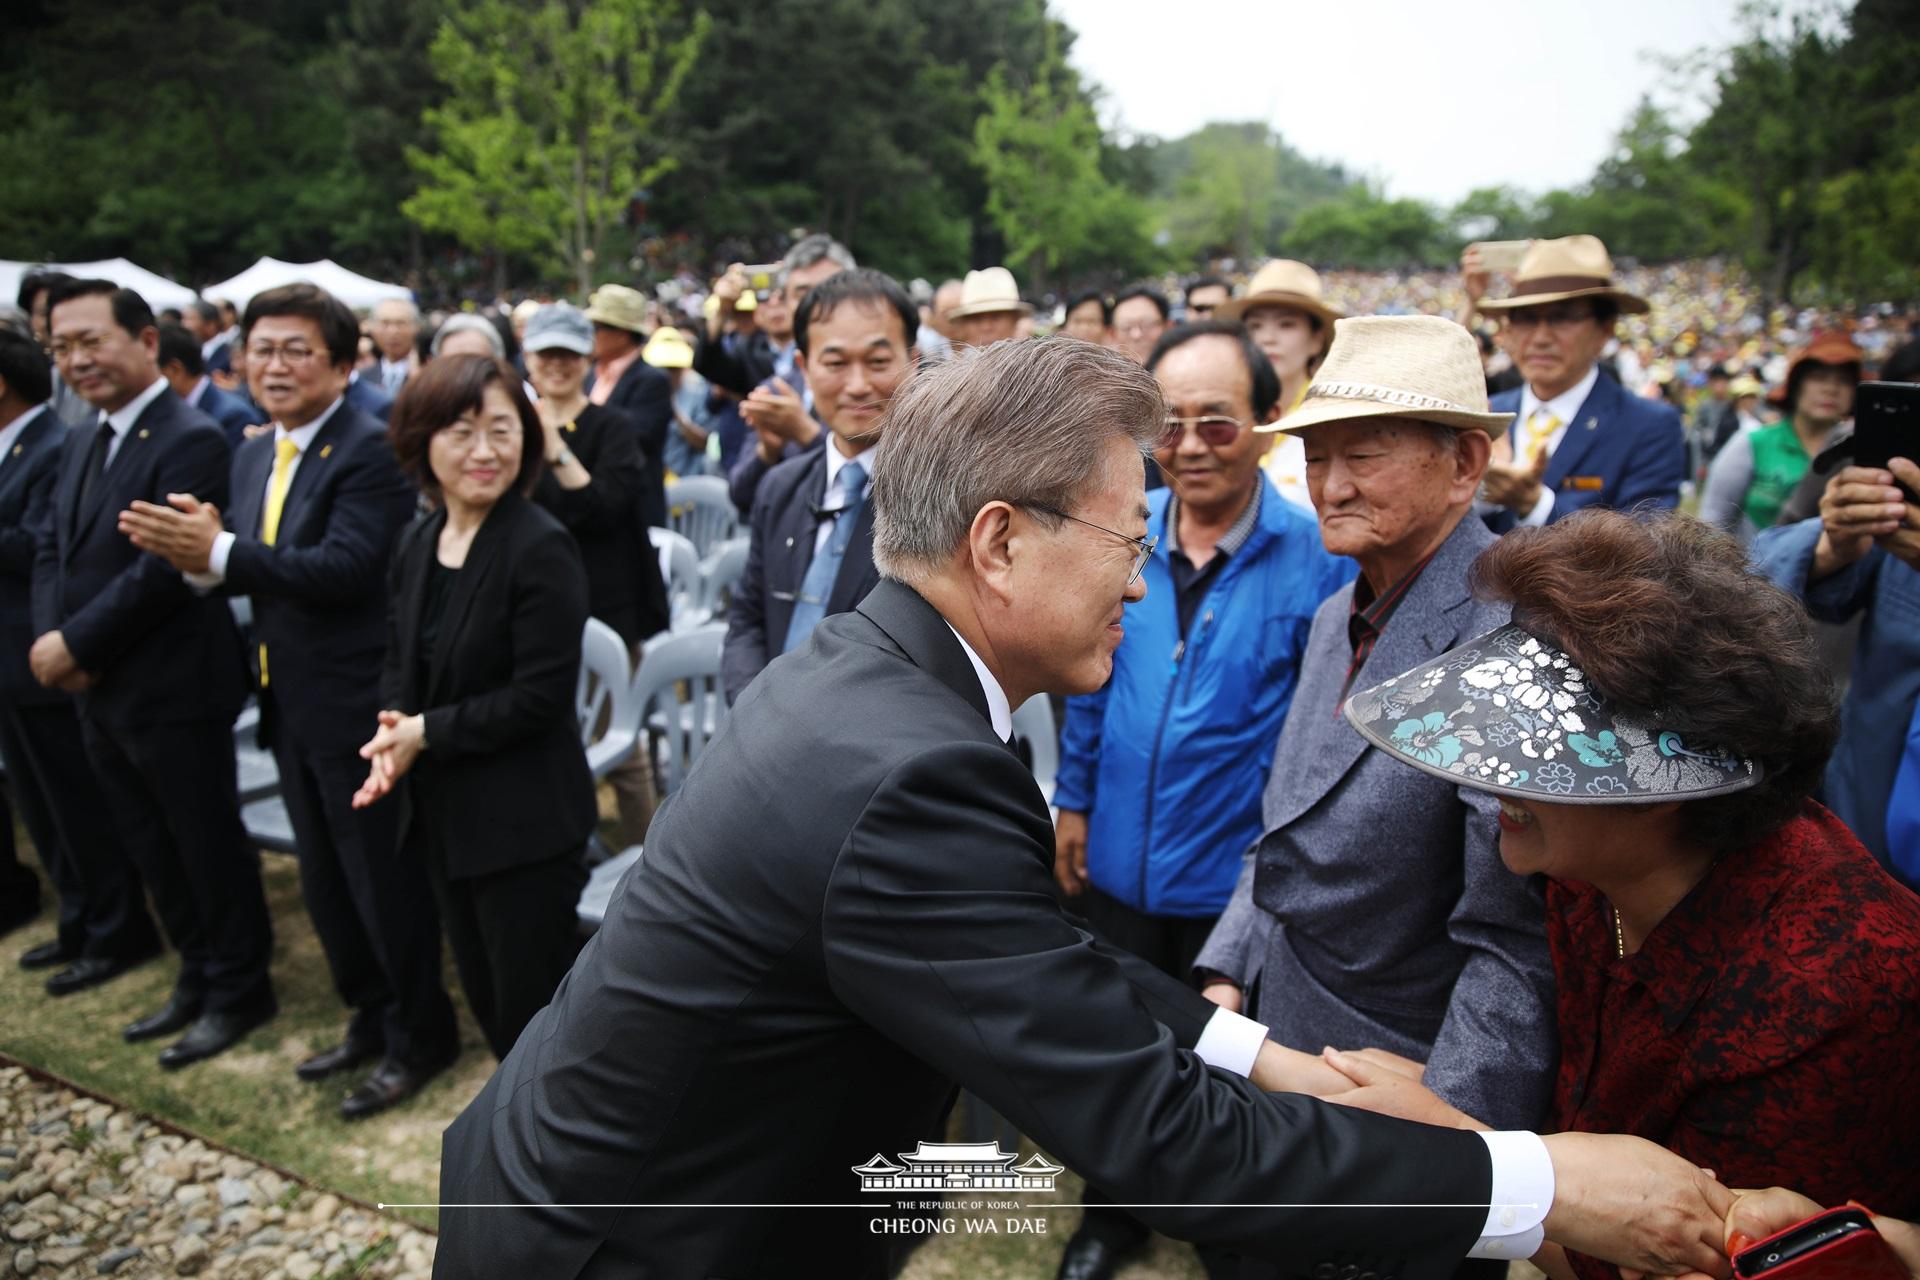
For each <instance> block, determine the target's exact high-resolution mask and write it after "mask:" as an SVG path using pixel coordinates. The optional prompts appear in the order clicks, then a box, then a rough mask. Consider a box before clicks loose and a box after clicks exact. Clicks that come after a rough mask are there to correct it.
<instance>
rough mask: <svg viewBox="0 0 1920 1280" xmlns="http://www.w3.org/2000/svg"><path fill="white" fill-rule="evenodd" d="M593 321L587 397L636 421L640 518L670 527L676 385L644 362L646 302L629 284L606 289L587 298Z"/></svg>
mask: <svg viewBox="0 0 1920 1280" xmlns="http://www.w3.org/2000/svg"><path fill="white" fill-rule="evenodd" d="M587 319H588V320H590V321H592V322H593V371H592V372H591V373H589V374H588V375H587V399H588V400H590V401H591V402H593V403H594V404H603V405H606V406H608V407H609V408H613V409H618V410H620V411H621V412H622V413H624V414H626V415H627V416H628V417H629V418H631V419H633V429H634V430H635V431H636V432H638V433H639V437H640V470H641V472H642V474H641V477H640V518H641V519H642V520H644V521H645V522H646V523H647V525H648V526H649V527H652V526H656V525H658V526H664V525H665V524H666V523H667V462H666V458H667V432H668V431H670V430H671V429H672V428H673V384H672V383H671V382H669V381H668V380H667V375H666V374H665V373H663V372H661V371H660V370H658V369H656V368H654V367H653V366H652V365H650V364H648V363H647V362H646V361H645V360H643V359H642V358H641V351H642V350H643V347H644V344H645V342H646V336H647V335H646V319H647V300H646V298H645V297H644V296H643V295H641V294H639V293H637V292H635V291H634V290H632V289H629V288H627V287H626V286H625V285H618V284H608V285H602V286H600V287H599V288H598V289H595V290H594V291H593V297H591V298H589V299H588V300H587Z"/></svg>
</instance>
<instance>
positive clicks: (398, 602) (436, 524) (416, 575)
mask: <svg viewBox="0 0 1920 1280" xmlns="http://www.w3.org/2000/svg"><path fill="white" fill-rule="evenodd" d="M446 527H447V512H446V509H445V508H444V507H443V508H441V509H440V510H438V511H436V512H434V514H433V516H432V518H431V519H429V520H428V521H427V523H426V524H425V525H423V526H422V527H421V528H420V531H419V533H418V535H417V536H418V538H419V539H420V541H421V542H422V543H424V544H425V555H426V556H432V555H435V554H436V550H435V548H437V547H438V545H439V543H440V531H441V530H442V529H444V528H446ZM427 572H428V562H427V559H426V558H425V557H424V556H422V555H420V554H418V553H414V554H410V555H408V556H406V557H405V558H404V559H403V560H402V567H401V578H400V583H399V589H398V590H397V591H396V592H395V593H394V597H395V598H394V602H393V608H394V609H395V611H396V616H397V617H399V618H400V620H401V622H402V625H401V626H400V627H399V628H398V632H399V636H400V674H401V679H402V680H403V681H404V684H403V686H402V687H403V688H404V689H408V690H411V691H412V693H413V699H412V701H411V702H410V703H409V704H408V705H410V706H413V707H415V708H419V707H424V706H425V705H426V701H427V691H426V690H425V689H422V688H417V687H416V686H417V684H418V682H419V679H420V675H419V673H420V611H421V609H422V608H423V607H424V604H425V599H424V596H425V592H426V586H427Z"/></svg>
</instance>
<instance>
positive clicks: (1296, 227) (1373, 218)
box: [1282, 184, 1453, 269]
mask: <svg viewBox="0 0 1920 1280" xmlns="http://www.w3.org/2000/svg"><path fill="white" fill-rule="evenodd" d="M1282 244H1283V246H1284V248H1285V249H1286V250H1287V252H1288V253H1290V254H1291V255H1292V256H1294V257H1296V258H1300V259H1302V260H1304V261H1307V262H1320V263H1326V264H1329V265H1337V266H1345V267H1364V268H1369V269H1388V268H1400V267H1424V266H1439V265H1441V264H1443V263H1445V262H1446V261H1447V260H1448V258H1449V256H1450V250H1451V249H1452V248H1453V245H1452V243H1451V240H1450V238H1449V236H1448V234H1447V232H1446V229H1445V228H1444V227H1443V226H1442V225H1441V219H1440V215H1439V214H1438V213H1437V212H1436V211H1435V210H1434V208H1433V207H1432V206H1431V205H1428V204H1426V203H1425V202H1424V201H1420V200H1406V199H1402V200H1389V199H1387V198H1386V197H1385V196H1384V195H1382V194H1381V193H1380V192H1379V191H1378V190H1377V189H1376V188H1374V187H1372V186H1371V185H1368V184H1361V185H1359V186H1356V187H1354V188H1353V189H1351V190H1350V191H1348V192H1347V193H1346V194H1345V195H1343V196H1341V197H1340V198H1339V199H1337V200H1328V201H1325V202H1323V203H1321V204H1316V205H1313V206H1312V207H1310V208H1308V209H1307V210H1306V211H1305V212H1303V213H1302V214H1301V215H1300V216H1299V217H1298V218H1296V219H1294V222H1293V226H1292V227H1291V228H1290V229H1289V230H1288V232H1287V235H1286V239H1285V240H1284V241H1283V242H1282Z"/></svg>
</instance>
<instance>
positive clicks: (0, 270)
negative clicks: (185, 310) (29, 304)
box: [0, 258, 199, 311]
mask: <svg viewBox="0 0 1920 1280" xmlns="http://www.w3.org/2000/svg"><path fill="white" fill-rule="evenodd" d="M36 267H45V268H48V269H50V270H54V271H64V272H66V273H67V274H68V275H70V276H78V277H79V278H80V279H82V280H90V279H95V278H98V279H102V280H111V281H113V282H114V283H115V284H117V285H120V286H122V287H123V288H127V289H131V290H133V291H134V292H135V293H137V294H139V295H140V296H141V297H142V298H145V299H146V301H147V305H148V306H149V307H152V308H153V309H154V310H155V311H159V310H161V309H162V308H164V307H184V306H186V305H187V304H188V303H189V302H192V301H193V300H194V299H195V298H196V297H198V296H199V295H198V294H196V293H194V291H193V290H191V289H189V288H187V286H185V285H183V284H179V283H177V282H175V281H172V280H169V279H167V278H166V277H165V276H162V275H156V274H154V273H153V272H151V271H149V270H147V269H146V268H145V267H143V266H141V265H139V264H138V263H134V262H128V261H127V260H126V259H125V258H108V259H106V260H105V261H102V262H11V261H7V260H4V259H0V301H4V302H6V303H8V304H11V303H12V302H13V299H14V298H15V297H16V296H17V295H18V294H19V292H20V278H21V277H22V276H24V275H26V274H27V272H29V271H32V270H34V269H35V268H36Z"/></svg>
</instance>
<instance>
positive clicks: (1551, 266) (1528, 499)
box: [1466, 236, 1687, 533]
mask: <svg viewBox="0 0 1920 1280" xmlns="http://www.w3.org/2000/svg"><path fill="white" fill-rule="evenodd" d="M1466 285H1467V295H1468V297H1469V299H1471V300H1472V301H1473V302H1474V303H1475V305H1476V306H1477V307H1478V308H1479V310H1480V311H1482V312H1486V313H1489V314H1493V315H1497V316H1499V317H1500V318H1501V330H1500V341H1501V344H1502V345H1503V346H1504V347H1505V348H1506V351H1507V354H1508V355H1510V356H1511V357H1512V358H1513V363H1514V367H1515V368H1516V369H1518V370H1519V371H1520V376H1521V377H1522V378H1523V379H1525V382H1524V384H1523V385H1522V386H1520V387H1518V388H1517V389H1515V390H1512V391H1507V392H1503V393H1502V394H1500V395H1498V396H1495V397H1494V398H1493V400H1492V402H1491V407H1492V411H1493V412H1495V413H1512V414H1515V415H1517V416H1516V417H1515V418H1514V422H1513V425H1512V427H1510V428H1508V430H1507V432H1506V434H1505V435H1503V436H1502V437H1500V438H1499V439H1498V440H1496V441H1495V442H1494V456H1493V461H1491V462H1490V463H1488V465H1487V475H1486V479H1485V480H1484V481H1483V482H1482V483H1481V490H1480V492H1481V498H1482V504H1481V507H1480V513H1481V515H1482V517H1483V518H1484V519H1486V521H1487V524H1488V526H1489V527H1490V528H1492V529H1493V530H1494V532H1496V533H1504V532H1506V531H1507V530H1508V529H1512V528H1515V527H1516V526H1518V525H1543V524H1550V523H1552V522H1553V521H1555V520H1559V519H1561V518H1562V517H1564V516H1566V515H1568V514H1570V513H1572V512H1575V511H1579V510H1581V509H1583V508H1586V507H1595V506H1598V507H1615V508H1619V509H1621V510H1634V509H1638V508H1661V507H1665V508H1671V507H1674V506H1677V505H1678V504H1679V502H1680V484H1681V481H1683V480H1684V479H1686V475H1687V445H1686V433H1685V431H1684V430H1683V429H1682V427H1681V425H1680V415H1679V414H1678V413H1677V412H1675V411H1674V409H1673V407H1672V406H1671V405H1668V404H1665V403H1664V402H1662V401H1658V400H1647V399H1644V398H1642V397H1639V396H1635V395H1630V394H1628V392H1627V391H1625V390H1624V389H1623V388H1622V387H1621V386H1620V384H1619V383H1618V382H1617V381H1615V380H1614V379H1612V378H1608V377H1604V376H1602V373H1601V370H1600V364H1599V361H1600V354H1601V352H1602V351H1604V350H1605V349H1606V345H1607V343H1608V342H1609V341H1610V340H1611V339H1612V338H1613V331H1614V325H1615V322H1616V321H1617V320H1618V319H1619V318H1620V316H1621V314H1623V313H1625V314H1630V315H1641V314H1644V313H1645V312H1646V310H1647V303H1646V300H1645V299H1643V298H1640V297H1636V296H1635V295H1634V294H1631V293H1628V292H1627V291H1626V290H1624V289H1621V288H1619V287H1617V286H1616V285H1615V284H1614V282H1613V261H1612V259H1611V258H1609V257H1608V256H1607V248H1606V246H1605V245H1604V244H1602V243H1601V242H1600V241H1599V240H1598V239H1596V238H1595V237H1593V236H1567V237H1566V238H1565V239H1561V240H1539V241H1535V242H1534V244H1533V245H1532V246H1531V247H1530V248H1529V249H1528V250H1527V252H1526V254H1525V256H1524V257H1522V258H1521V260H1520V266H1519V268H1518V270H1517V271H1516V273H1515V277H1514V282H1513V292H1512V293H1511V294H1510V295H1509V296H1508V297H1505V298H1501V299H1485V298H1482V297H1481V294H1482V293H1483V292H1484V291H1485V289H1486V286H1487V275H1486V273H1484V272H1480V271H1475V270H1471V269H1470V270H1469V271H1468V272H1467V276H1466Z"/></svg>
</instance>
